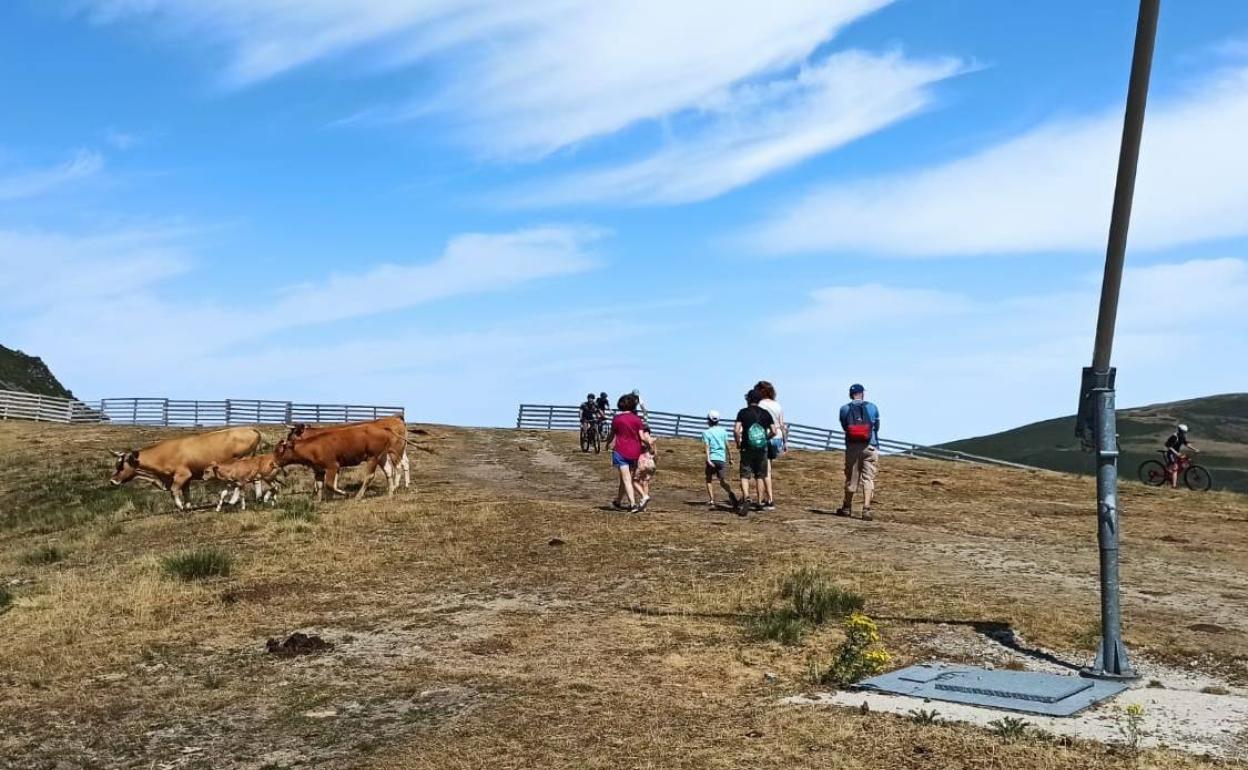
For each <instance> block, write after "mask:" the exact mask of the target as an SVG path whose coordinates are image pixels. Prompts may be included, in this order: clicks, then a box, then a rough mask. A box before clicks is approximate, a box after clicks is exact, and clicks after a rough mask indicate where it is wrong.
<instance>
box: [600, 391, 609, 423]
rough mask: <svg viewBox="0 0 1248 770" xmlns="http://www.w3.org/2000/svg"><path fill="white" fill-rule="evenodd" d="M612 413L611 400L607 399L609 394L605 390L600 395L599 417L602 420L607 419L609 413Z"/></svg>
mask: <svg viewBox="0 0 1248 770" xmlns="http://www.w3.org/2000/svg"><path fill="white" fill-rule="evenodd" d="M609 411H611V399H609V398H607V392H606V391H605V390H604V391H603V392H602V393H599V394H598V417H599V419H601V420H606V419H607V412H609Z"/></svg>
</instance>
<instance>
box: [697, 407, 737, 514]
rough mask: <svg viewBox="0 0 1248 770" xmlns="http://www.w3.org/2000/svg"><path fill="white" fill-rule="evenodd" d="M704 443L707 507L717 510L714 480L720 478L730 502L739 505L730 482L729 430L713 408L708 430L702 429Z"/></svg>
mask: <svg viewBox="0 0 1248 770" xmlns="http://www.w3.org/2000/svg"><path fill="white" fill-rule="evenodd" d="M702 445H703V446H704V447H705V448H706V500H707V502H706V507H707V509H709V510H712V511H713V510H716V508H717V507H718V506H717V505H716V504H715V486H714V484H713V483H712V482H714V481H715V479H719V486H720V487H722V488H723V490H724V491H725V492H727V493H728V504H729V505H731V506H732V507H733V508H734V509H735V508H736V507H737V495H736V493H735V492H733V491H732V485H731V484H729V483H728V431H726V430H724V429H723V428H722V427H721V426H720V424H719V412H717V411H715V410H714V409H712V410H711V411H710V412H708V413H707V415H706V430H704V431H702Z"/></svg>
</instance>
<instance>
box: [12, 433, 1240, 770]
mask: <svg viewBox="0 0 1248 770" xmlns="http://www.w3.org/2000/svg"><path fill="white" fill-rule="evenodd" d="M431 431H432V435H431V436H430V437H429V438H428V439H422V443H423V444H424V445H426V446H427V448H429V449H430V450H432V451H431V453H430V452H415V453H414V454H413V458H414V460H415V461H416V463H417V473H416V478H415V483H416V485H417V486H418V487H419V488H420V494H419V495H414V494H412V493H407V494H403V493H400V495H399V496H398V497H396V498H394V499H393V500H387V499H385V498H381V497H371V498H369V499H366V500H365V501H363V502H358V503H357V502H353V501H335V502H332V503H326V504H324V505H322V506H320V508H319V510H320V511H321V515H320V516H318V517H315V518H314V519H313V520H312V521H304V520H298V519H294V520H282V519H281V518H280V517H279V515H278V514H277V513H276V512H274V511H271V510H267V509H266V510H250V509H249V510H248V511H247V512H246V513H226V514H215V513H212V512H209V511H201V512H196V513H193V514H189V515H178V514H173V513H172V512H171V508H172V506H171V504H170V503H169V501H168V497H167V495H161V494H160V493H157V492H155V491H149V490H141V489H140V490H134V491H130V490H127V491H123V492H97V491H96V488H95V487H94V486H93V485H98V484H103V483H104V480H105V479H106V477H107V474H108V472H109V467H108V463H107V454H106V451H105V450H107V449H108V448H109V447H112V446H127V445H130V444H133V443H140V442H141V441H142V440H145V439H149V438H151V437H152V436H154V435H156V434H157V433H161V434H163V433H164V432H154V431H142V432H136V431H131V430H125V429H116V428H55V427H54V428H48V427H47V426H39V427H38V428H35V427H32V426H28V425H19V424H9V423H0V460H3V461H4V463H5V464H4V465H3V466H2V467H0V580H6V579H7V580H12V579H18V580H20V581H22V584H21V585H19V586H18V587H17V588H16V590H15V595H16V598H15V602H14V605H13V606H12V608H11V609H10V610H9V611H7V612H5V613H4V614H0V636H2V637H3V640H4V642H3V644H0V687H3V692H4V694H5V697H4V699H3V700H2V701H0V727H3V729H0V756H3V757H5V759H6V761H7V762H10V763H11V764H12V766H13V767H15V768H28V767H30V768H33V767H41V766H43V765H44V764H51V765H55V762H56V761H57V760H68V761H70V762H71V764H75V766H78V765H81V766H91V765H95V766H99V767H109V768H113V767H151V766H153V764H156V765H159V764H160V763H161V762H173V761H177V762H180V763H181V766H188V767H213V768H230V767H240V768H241V767H250V768H259V767H261V766H263V765H265V764H269V765H271V766H283V764H289V763H292V762H294V761H295V760H296V759H301V761H303V762H304V763H305V764H311V765H319V766H325V767H349V766H350V767H353V766H360V767H374V768H476V767H498V768H522V767H525V768H527V767H554V768H562V767H568V768H572V767H577V768H580V767H594V768H599V767H600V768H632V767H664V768H685V767H690V768H692V767H714V768H752V767H773V766H793V767H820V768H868V767H872V768H876V767H931V768H1006V767H1010V768H1023V769H1025V770H1027V769H1034V770H1040V769H1042V768H1043V769H1045V770H1047V769H1049V768H1118V767H1123V768H1126V767H1145V768H1161V767H1177V768H1182V767H1189V766H1190V767H1194V766H1196V764H1198V762H1197V761H1196V760H1192V759H1186V758H1182V757H1179V756H1177V755H1171V754H1164V753H1152V754H1148V755H1146V756H1145V757H1144V758H1143V759H1141V760H1139V761H1138V762H1137V761H1135V760H1130V759H1129V758H1127V757H1124V756H1119V755H1118V754H1116V753H1114V752H1113V751H1112V750H1109V749H1105V748H1100V747H1095V746H1087V745H1078V746H1074V747H1070V746H1062V745H1058V744H1056V743H1053V742H1047V741H1031V742H1022V743H1006V742H1002V741H1000V740H998V739H996V738H993V737H992V736H990V735H988V734H987V733H985V732H983V731H977V730H974V729H970V728H960V727H942V726H920V725H915V724H911V723H910V722H907V721H906V720H903V719H897V718H892V717H887V716H883V715H875V714H871V715H867V716H862V715H859V714H857V713H856V712H853V713H851V712H829V711H819V710H812V709H795V708H785V707H781V706H779V705H777V703H778V701H779V699H780V698H781V697H783V696H785V695H790V694H796V693H799V692H802V691H804V690H806V689H807V688H808V687H810V685H808V684H807V683H806V682H805V675H806V670H807V666H808V662H809V661H810V660H812V659H817V658H820V657H826V656H827V655H828V654H830V651H831V650H832V649H834V647H835V645H836V644H837V643H838V642H839V638H840V637H839V632H838V631H837V630H836V629H835V627H831V628H824V629H819V630H816V631H813V632H812V633H810V634H808V635H807V636H806V637H805V638H804V639H803V641H802V643H801V644H800V645H798V646H796V647H790V648H786V647H782V646H780V645H777V644H774V643H760V642H755V641H751V640H750V639H749V638H748V637H747V636H746V635H745V633H744V632H743V627H742V626H743V622H742V619H743V617H744V615H745V614H746V613H748V612H750V611H752V610H753V609H755V608H757V607H758V606H760V605H761V604H763V603H765V602H766V601H768V600H769V598H770V597H771V596H772V594H773V592H774V589H775V585H776V581H777V580H778V579H779V578H780V577H781V576H783V575H784V574H786V573H787V572H788V571H790V570H791V569H793V568H794V567H795V566H799V565H812V566H817V567H820V568H822V569H825V570H829V571H831V572H832V574H834V575H835V576H836V578H837V582H838V583H839V584H841V585H843V586H844V587H846V588H848V589H851V590H854V591H856V592H858V593H860V594H862V595H863V596H865V597H866V598H867V612H868V613H870V614H872V615H873V616H875V617H877V618H879V619H880V625H881V631H882V633H883V635H884V641H885V644H886V645H887V646H888V647H889V648H890V649H891V650H892V651H893V652H894V653H895V654H896V655H897V656H898V658H899V662H907V661H909V660H914V659H921V658H925V657H927V656H929V655H930V654H932V652H933V649H932V647H931V629H932V628H933V627H934V626H933V625H932V623H931V622H929V621H947V622H955V623H957V622H965V623H981V624H982V623H989V622H991V623H998V624H1008V625H1009V626H1010V627H1011V628H1013V629H1015V630H1016V631H1018V632H1019V633H1021V634H1023V635H1024V636H1025V637H1026V639H1027V640H1028V642H1029V643H1032V644H1040V645H1044V646H1046V647H1049V648H1051V649H1054V650H1056V651H1058V652H1059V653H1062V654H1064V655H1067V656H1068V657H1070V658H1071V659H1073V660H1075V662H1083V660H1084V659H1085V658H1086V656H1087V655H1088V654H1089V653H1090V649H1091V646H1090V645H1091V640H1090V639H1089V638H1088V636H1089V635H1088V630H1089V629H1090V628H1094V626H1095V622H1096V614H1095V613H1096V594H1095V577H1096V549H1095V518H1094V515H1093V511H1094V507H1093V504H1092V500H1093V496H1092V485H1091V482H1090V481H1089V480H1086V479H1081V478H1074V477H1067V476H1060V475H1057V474H1048V473H1034V474H1033V473H1026V472H1011V471H998V470H990V469H984V468H979V467H975V466H964V465H948V464H941V463H934V462H923V461H913V460H904V459H891V460H886V461H885V464H884V469H883V473H882V476H881V497H880V500H879V503H878V509H879V513H880V516H881V519H880V520H879V521H877V522H874V523H869V524H868V523H863V522H859V521H846V520H843V519H837V518H833V517H828V516H821V515H818V514H815V513H812V512H811V511H810V510H809V509H811V508H816V507H818V508H830V507H835V505H834V503H835V498H836V493H835V489H836V487H837V484H836V478H837V473H836V469H835V467H834V464H835V463H836V461H837V459H838V458H837V456H835V455H812V454H800V453H799V454H796V455H794V456H792V457H790V458H788V459H786V460H785V461H784V462H783V463H782V464H781V465H780V466H778V469H777V478H778V484H779V486H778V490H779V493H780V498H781V509H780V510H779V511H778V512H777V513H776V514H768V515H766V516H763V517H760V518H756V519H752V520H750V521H748V522H747V521H739V520H737V518H736V517H735V516H731V515H728V514H708V513H706V512H705V511H704V510H703V509H702V508H701V507H700V506H697V505H688V504H687V502H697V501H700V500H701V496H702V495H703V494H705V490H704V488H703V487H702V485H701V478H700V476H701V469H700V460H699V450H698V449H697V447H695V446H693V445H692V444H689V443H686V442H672V441H669V442H665V443H664V445H663V454H662V455H661V466H660V467H661V470H660V476H659V479H658V482H657V486H656V489H657V490H658V494H657V497H656V503H655V505H654V506H653V507H652V509H651V511H650V512H648V513H647V514H645V515H644V516H639V517H630V516H623V515H620V514H614V513H608V512H606V511H603V510H600V507H601V506H603V505H605V503H606V502H607V501H608V500H609V498H610V494H611V488H610V484H609V482H608V478H609V470H610V469H609V468H608V467H607V462H606V460H605V458H604V457H603V456H598V457H594V456H584V455H581V453H580V452H579V450H577V449H576V447H575V443H576V437H575V436H573V435H556V434H531V433H519V432H514V431H466V430H454V429H446V428H431ZM136 433H140V434H141V435H136ZM300 473H301V472H299V471H296V478H297V479H299V485H298V486H299V487H300V488H301V489H303V490H304V491H306V489H307V479H306V477H305V476H302V475H299V474H300ZM58 485H62V486H66V487H69V489H67V490H65V489H57V486H58ZM197 494H198V497H197V500H199V501H201V502H203V501H205V500H206V497H205V495H204V493H203V491H202V489H201V490H199V491H198V493H197ZM1123 506H1124V529H1125V535H1126V545H1125V551H1124V555H1125V558H1124V565H1123V570H1124V583H1125V585H1126V586H1127V589H1128V590H1127V593H1126V595H1125V597H1124V605H1125V608H1126V613H1127V624H1128V625H1127V634H1128V641H1129V642H1130V643H1131V645H1132V646H1133V649H1134V650H1135V651H1136V652H1137V653H1138V654H1141V655H1148V656H1150V657H1152V658H1154V659H1160V660H1167V661H1172V662H1176V663H1180V664H1183V665H1189V664H1190V663H1191V661H1192V660H1193V659H1195V658H1196V657H1199V658H1200V660H1201V663H1202V665H1204V664H1208V665H1211V666H1213V667H1215V668H1217V669H1218V670H1220V671H1221V672H1223V673H1224V674H1226V675H1227V676H1229V677H1231V678H1233V679H1237V680H1242V679H1243V678H1244V677H1245V675H1246V673H1248V671H1246V669H1245V665H1244V661H1245V659H1246V656H1248V644H1246V640H1248V636H1246V635H1245V633H1246V632H1248V621H1246V620H1244V618H1245V614H1244V610H1245V609H1246V607H1245V604H1246V603H1248V535H1246V534H1244V532H1245V530H1244V526H1243V523H1244V521H1245V520H1248V502H1246V501H1245V500H1244V498H1241V497H1236V496H1232V495H1208V496H1195V495H1191V494H1181V493H1170V492H1169V491H1167V490H1153V489H1144V488H1142V487H1136V486H1134V485H1130V486H1128V487H1127V488H1126V490H1125V491H1124V494H1123ZM552 538H557V539H559V540H561V541H563V544H562V545H550V544H549V543H550V541H551V539H552ZM48 543H56V544H58V545H59V546H60V547H63V548H64V550H65V551H66V552H67V553H68V556H67V558H66V559H65V560H64V561H62V562H60V563H56V564H49V565H29V564H25V563H23V562H22V559H21V556H22V554H23V553H26V552H28V551H30V550H31V549H32V548H35V547H37V546H40V545H44V544H48ZM209 545H210V546H215V547H219V548H222V549H223V550H225V551H227V552H229V553H230V554H232V555H233V556H234V565H233V570H232V572H231V575H230V577H228V578H218V579H211V580H207V581H202V582H196V583H182V582H180V581H176V580H171V579H169V578H167V577H165V576H163V575H162V573H161V570H160V561H159V560H160V558H161V557H164V556H167V555H169V554H172V553H176V552H179V551H183V550H186V549H189V548H194V547H199V546H209ZM27 581H33V582H27ZM1197 624H1206V625H1205V626H1202V628H1204V630H1198V631H1193V630H1190V628H1189V627H1191V626H1194V625H1197ZM834 625H835V624H833V626H834ZM1218 629H1220V631H1219V630H1218ZM295 630H304V631H313V632H315V633H318V634H321V635H322V636H324V637H325V638H326V639H328V640H329V641H331V642H333V643H334V644H335V645H336V648H335V650H334V651H333V652H332V653H330V654H327V655H324V656H320V657H318V658H315V659H306V660H295V661H283V662H279V661H275V660H272V659H269V658H267V657H266V656H264V655H263V654H262V651H263V648H264V640H265V639H267V638H269V637H276V636H280V635H284V634H287V633H290V632H292V631H295ZM764 673H775V674H777V675H778V677H779V681H778V683H777V684H768V683H766V682H765V681H764V676H763V675H764ZM329 711H332V712H333V714H332V716H324V714H325V713H327V712H329ZM308 714H313V716H308Z"/></svg>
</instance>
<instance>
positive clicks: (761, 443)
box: [745, 422, 771, 449]
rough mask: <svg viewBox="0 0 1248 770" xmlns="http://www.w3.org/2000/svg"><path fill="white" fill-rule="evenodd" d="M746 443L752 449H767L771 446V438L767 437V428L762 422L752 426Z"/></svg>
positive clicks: (747, 434)
mask: <svg viewBox="0 0 1248 770" xmlns="http://www.w3.org/2000/svg"><path fill="white" fill-rule="evenodd" d="M745 439H746V443H747V444H749V445H750V448H751V449H766V448H767V447H768V446H769V445H770V444H771V437H770V436H768V435H767V428H765V427H763V424H762V423H761V422H756V423H754V424H753V425H751V426H750V429H749V430H748V431H747V432H746V434H745Z"/></svg>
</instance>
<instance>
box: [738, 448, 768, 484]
mask: <svg viewBox="0 0 1248 770" xmlns="http://www.w3.org/2000/svg"><path fill="white" fill-rule="evenodd" d="M769 464H770V463H768V461H767V449H766V448H765V447H764V448H763V449H754V448H752V447H744V446H743V447H741V478H743V479H765V478H767V471H768V470H769V468H768V465H769Z"/></svg>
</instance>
